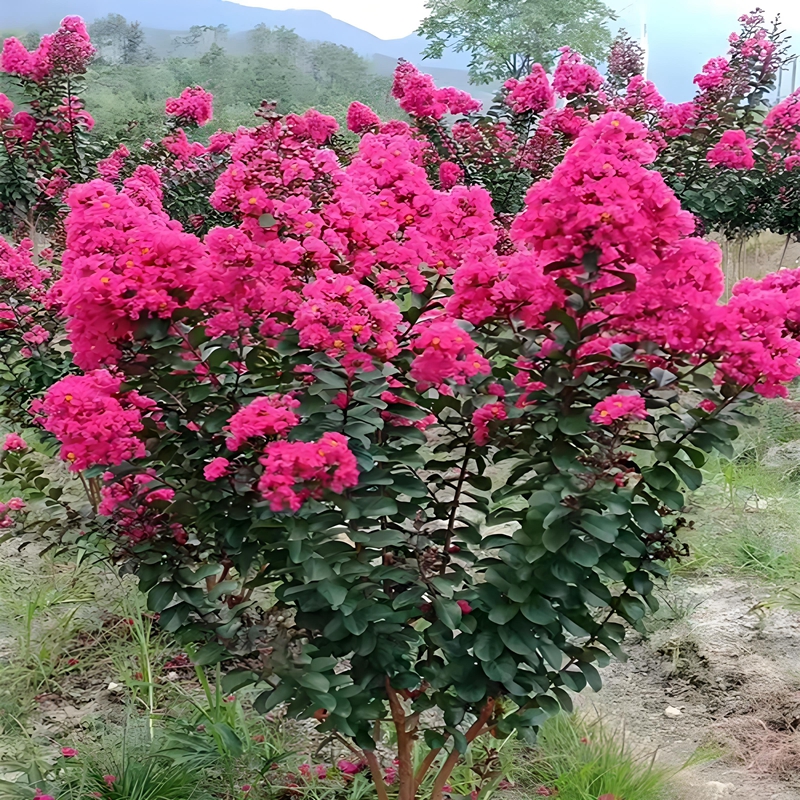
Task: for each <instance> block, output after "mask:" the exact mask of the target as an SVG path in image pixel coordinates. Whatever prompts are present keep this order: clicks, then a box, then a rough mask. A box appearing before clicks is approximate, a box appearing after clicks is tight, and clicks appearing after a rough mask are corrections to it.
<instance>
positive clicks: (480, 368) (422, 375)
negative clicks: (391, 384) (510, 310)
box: [409, 321, 490, 386]
mask: <svg viewBox="0 0 800 800" xmlns="http://www.w3.org/2000/svg"><path fill="white" fill-rule="evenodd" d="M412 346H413V348H414V350H415V351H416V352H417V353H419V355H418V356H417V357H416V358H415V359H414V363H413V365H412V367H411V372H410V373H409V374H410V376H411V378H412V380H415V381H417V383H418V384H420V385H421V386H440V385H442V384H444V383H445V382H446V381H448V380H452V381H454V382H455V383H457V384H462V385H463V384H464V383H466V382H467V380H468V379H469V378H471V377H473V376H475V375H478V374H488V373H489V371H490V368H489V362H488V361H487V360H486V359H485V358H484V357H483V356H482V355H479V354H478V353H477V351H476V349H475V343H474V342H473V341H472V339H471V338H470V336H469V334H468V333H467V332H466V331H464V330H463V329H462V328H459V327H458V326H457V325H456V324H455V323H453V322H450V321H442V322H433V323H431V324H429V325H427V326H420V330H419V333H418V334H417V336H416V337H415V339H414V341H413V343H412Z"/></svg>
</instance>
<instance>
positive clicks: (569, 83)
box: [553, 47, 603, 97]
mask: <svg viewBox="0 0 800 800" xmlns="http://www.w3.org/2000/svg"><path fill="white" fill-rule="evenodd" d="M560 52H561V58H559V60H558V64H556V68H555V71H554V72H553V89H555V91H556V92H557V93H558V94H559V95H560V96H561V97H570V96H573V95H582V94H586V93H587V92H596V91H597V90H598V89H599V88H600V87H601V86H602V85H603V76H602V75H600V73H599V72H598V71H597V70H596V69H595V68H594V67H591V66H589V65H588V64H584V63H583V60H582V59H581V56H580V54H579V53H576V52H574V51H573V50H570V48H569V47H562V48H561V51H560Z"/></svg>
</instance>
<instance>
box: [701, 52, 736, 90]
mask: <svg viewBox="0 0 800 800" xmlns="http://www.w3.org/2000/svg"><path fill="white" fill-rule="evenodd" d="M729 78H730V63H729V62H728V59H727V58H722V57H718V58H712V59H709V60H708V61H707V62H706V63H705V64H704V65H703V70H702V72H700V73H699V74H697V75H695V76H694V83H695V84H697V86H699V87H700V89H702V90H703V91H704V92H713V91H715V90H717V89H721V88H722V87H724V86H725V84H726V83H727V81H728V80H729Z"/></svg>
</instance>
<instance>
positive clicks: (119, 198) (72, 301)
mask: <svg viewBox="0 0 800 800" xmlns="http://www.w3.org/2000/svg"><path fill="white" fill-rule="evenodd" d="M67 203H68V204H69V207H70V209H71V213H70V214H69V217H68V218H67V222H66V231H67V249H66V251H65V253H64V259H63V272H62V276H61V278H60V280H59V281H58V283H57V284H56V291H57V292H58V294H59V295H60V297H61V299H62V301H63V303H64V313H65V315H66V316H67V317H68V318H69V321H68V323H67V331H68V333H69V338H70V341H71V343H72V350H73V354H74V357H75V362H76V363H77V364H78V366H80V367H82V368H83V369H93V368H96V367H98V366H102V365H105V364H112V363H114V362H115V361H116V359H117V358H118V357H119V355H120V349H119V348H120V345H122V344H124V343H128V342H130V341H132V339H133V335H134V332H135V330H136V328H137V325H139V324H140V323H141V322H142V321H143V320H144V319H146V318H147V317H154V318H155V317H161V318H164V319H168V318H169V317H170V316H171V315H172V313H173V311H175V309H176V308H180V307H182V306H185V305H186V304H187V303H188V301H189V299H190V298H191V294H192V291H193V290H194V288H195V285H196V281H197V277H198V274H199V271H200V268H201V267H203V266H204V263H205V251H204V249H203V247H202V244H201V243H200V241H199V240H198V239H197V238H195V237H194V236H191V235H190V234H186V233H183V231H182V230H181V229H180V224H179V223H177V222H173V221H171V220H169V218H168V217H167V216H166V214H164V212H163V211H162V210H161V202H160V185H159V182H158V176H157V175H156V174H155V172H153V171H152V169H151V168H149V167H139V168H138V169H137V171H136V172H135V173H134V175H133V177H132V178H129V179H127V180H126V181H125V185H124V187H123V189H122V190H121V191H120V192H117V191H116V189H115V188H114V187H113V186H112V185H111V184H110V183H107V182H105V181H101V180H95V181H91V182H89V183H86V184H81V185H79V186H76V187H75V188H74V189H72V190H71V191H70V192H69V194H68V196H67Z"/></svg>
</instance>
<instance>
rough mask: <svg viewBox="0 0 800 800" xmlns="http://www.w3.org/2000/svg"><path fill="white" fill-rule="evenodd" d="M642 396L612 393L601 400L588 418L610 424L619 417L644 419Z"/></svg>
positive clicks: (600, 423)
mask: <svg viewBox="0 0 800 800" xmlns="http://www.w3.org/2000/svg"><path fill="white" fill-rule="evenodd" d="M645 417H647V410H646V409H645V405H644V398H643V397H640V396H639V395H638V394H613V395H611V397H607V398H606V399H605V400H601V401H600V402H599V403H598V404H597V405H596V406H595V407H594V410H593V411H592V413H591V415H590V416H589V419H590V420H591V421H592V422H594V423H595V424H597V425H611V424H613V423H614V422H616V421H617V420H620V419H645Z"/></svg>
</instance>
